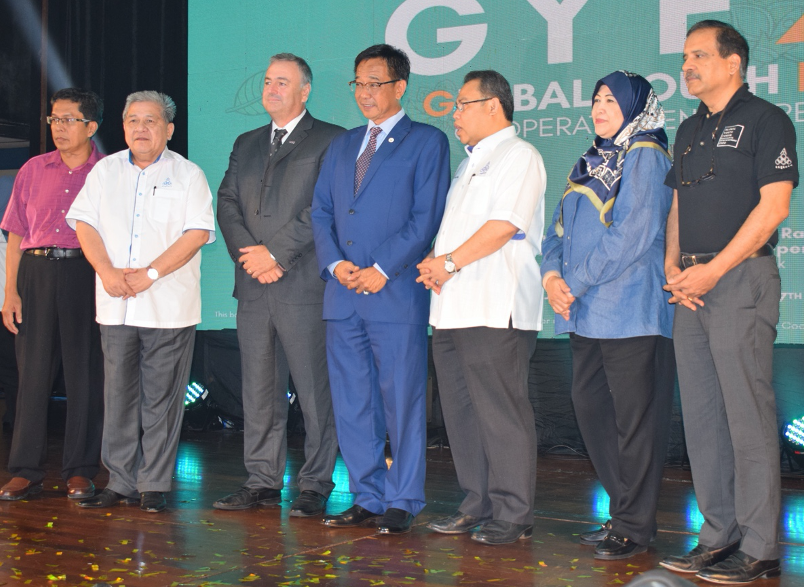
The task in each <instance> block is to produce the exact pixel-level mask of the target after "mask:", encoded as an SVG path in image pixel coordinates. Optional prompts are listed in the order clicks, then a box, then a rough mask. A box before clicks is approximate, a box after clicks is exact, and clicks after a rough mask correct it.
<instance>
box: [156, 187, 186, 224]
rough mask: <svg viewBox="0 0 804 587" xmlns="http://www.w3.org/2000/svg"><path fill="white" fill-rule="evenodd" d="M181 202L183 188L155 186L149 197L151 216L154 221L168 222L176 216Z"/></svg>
mask: <svg viewBox="0 0 804 587" xmlns="http://www.w3.org/2000/svg"><path fill="white" fill-rule="evenodd" d="M183 202H184V191H183V190H177V189H165V188H156V189H155V190H154V193H153V196H152V197H151V210H150V212H151V218H153V220H154V221H156V222H168V221H170V220H171V219H174V218H177V217H178V216H179V214H180V212H181V206H182V203H183Z"/></svg>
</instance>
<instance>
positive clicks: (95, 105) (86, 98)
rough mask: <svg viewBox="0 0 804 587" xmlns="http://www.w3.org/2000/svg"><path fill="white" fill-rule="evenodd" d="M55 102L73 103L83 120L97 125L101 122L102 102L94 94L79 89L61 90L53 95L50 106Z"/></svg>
mask: <svg viewBox="0 0 804 587" xmlns="http://www.w3.org/2000/svg"><path fill="white" fill-rule="evenodd" d="M56 100H67V101H69V102H75V103H76V104H78V109H79V110H80V111H81V114H83V115H84V118H88V119H89V120H94V121H95V122H97V123H98V125H100V123H101V122H103V100H101V97H100V96H98V95H97V94H96V93H95V92H92V91H90V90H82V89H81V88H63V89H61V90H59V91H58V92H56V93H55V94H53V97H52V98H50V105H51V106H53V104H55V103H56Z"/></svg>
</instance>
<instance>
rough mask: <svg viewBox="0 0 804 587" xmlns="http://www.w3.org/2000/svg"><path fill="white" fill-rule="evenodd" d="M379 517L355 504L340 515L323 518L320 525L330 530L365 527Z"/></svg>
mask: <svg viewBox="0 0 804 587" xmlns="http://www.w3.org/2000/svg"><path fill="white" fill-rule="evenodd" d="M379 517H380V514H375V513H374V512H370V511H368V510H367V509H366V508H364V507H360V506H359V505H357V504H355V505H353V506H352V507H350V508H349V509H348V510H346V511H344V512H341V513H340V514H337V515H334V516H324V519H323V520H322V523H323V524H324V525H325V526H330V527H332V528H349V527H351V526H367V525H369V524H372V523H374V522H375V521H376V519H377V518H379Z"/></svg>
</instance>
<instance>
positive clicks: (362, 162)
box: [355, 126, 382, 193]
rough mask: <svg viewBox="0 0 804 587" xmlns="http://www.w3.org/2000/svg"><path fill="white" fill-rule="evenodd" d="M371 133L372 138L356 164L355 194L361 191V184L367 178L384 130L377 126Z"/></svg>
mask: <svg viewBox="0 0 804 587" xmlns="http://www.w3.org/2000/svg"><path fill="white" fill-rule="evenodd" d="M370 132H371V136H370V137H369V142H368V145H366V148H365V149H364V150H363V152H362V153H360V157H358V158H357V163H355V193H357V190H359V189H360V184H361V183H363V178H364V177H365V176H366V171H368V168H369V163H371V158H372V157H374V151H376V150H377V135H378V134H380V133H381V132H382V129H381V128H380V127H379V126H375V127H374V128H372V129H371V131H370Z"/></svg>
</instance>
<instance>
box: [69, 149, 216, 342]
mask: <svg viewBox="0 0 804 587" xmlns="http://www.w3.org/2000/svg"><path fill="white" fill-rule="evenodd" d="M77 220H80V221H82V222H85V223H87V224H89V225H90V226H92V227H94V228H95V230H97V231H98V233H99V234H100V236H101V238H102V239H103V242H104V244H105V246H106V251H107V253H108V255H109V259H110V260H111V262H112V265H113V266H114V267H117V268H125V267H131V268H141V267H148V266H149V265H150V264H151V263H152V262H153V261H154V259H156V258H157V257H159V256H160V255H161V254H162V253H164V252H165V250H167V249H168V248H169V247H170V246H171V245H172V244H173V243H175V242H176V241H177V240H178V239H179V237H181V235H182V234H184V232H185V231H187V230H193V229H200V230H207V231H209V239H208V240H207V243H211V242H214V240H215V224H214V220H213V212H212V194H211V192H210V190H209V185H208V184H207V179H206V177H205V176H204V172H203V171H201V168H200V167H198V166H197V165H195V164H194V163H191V162H190V161H188V160H187V159H185V158H184V157H182V156H181V155H178V154H176V153H173V152H171V151H169V150H167V149H165V151H164V152H163V153H162V154H161V155H160V157H159V159H158V160H157V161H156V162H154V163H153V164H151V165H149V166H148V167H146V168H145V169H140V168H139V167H137V166H136V165H134V164H133V163H132V162H131V161H130V158H129V151H128V150H125V151H120V152H119V153H115V154H114V155H110V156H108V157H106V158H105V159H104V160H103V161H101V162H100V163H99V164H98V165H96V166H95V169H93V171H92V173H90V174H89V176H88V177H87V181H86V184H85V185H84V188H83V189H82V190H81V192H80V193H79V194H78V197H77V198H76V200H75V202H74V203H73V205H72V206H71V208H70V211H69V212H68V214H67V221H68V223H69V225H70V226H71V227H73V228H75V223H76V221H77ZM200 278H201V254H200V252H199V253H198V254H196V255H195V256H194V257H193V258H192V259H191V260H190V261H188V262H187V263H186V264H185V265H184V266H182V267H180V268H179V269H177V270H176V271H174V272H173V273H171V274H169V275H165V276H163V277H160V278H159V279H157V280H156V281H155V282H154V283H153V285H152V286H151V287H150V288H148V289H147V290H145V291H144V292H141V293H138V294H137V297H135V298H129V299H128V300H123V299H122V298H113V297H111V296H110V295H109V294H107V293H106V290H105V289H103V284H102V283H101V280H100V278H99V277H98V278H97V281H96V288H95V297H96V306H97V312H98V322H99V323H100V324H106V325H118V324H125V325H128V326H140V327H148V328H184V327H186V326H192V325H193V324H198V323H199V322H200V321H201V286H200Z"/></svg>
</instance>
